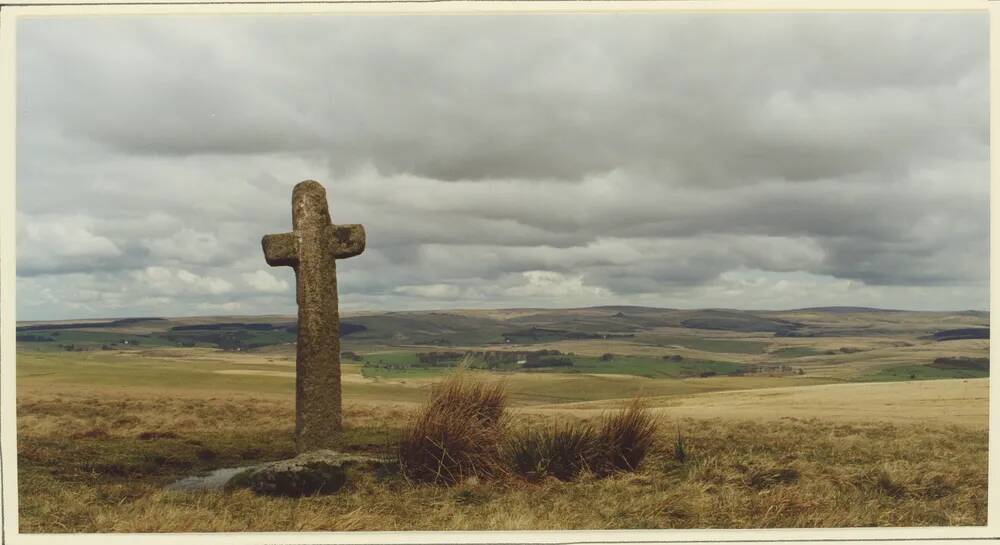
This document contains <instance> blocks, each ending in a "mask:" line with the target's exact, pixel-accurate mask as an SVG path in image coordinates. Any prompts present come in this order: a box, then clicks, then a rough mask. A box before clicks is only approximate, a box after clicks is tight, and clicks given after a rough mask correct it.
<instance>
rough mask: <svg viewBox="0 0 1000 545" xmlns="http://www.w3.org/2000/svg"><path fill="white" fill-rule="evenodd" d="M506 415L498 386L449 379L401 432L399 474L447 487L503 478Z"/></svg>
mask: <svg viewBox="0 0 1000 545" xmlns="http://www.w3.org/2000/svg"><path fill="white" fill-rule="evenodd" d="M506 411H507V391H506V388H505V385H504V384H503V383H502V382H485V381H482V380H478V379H476V378H473V377H470V376H469V375H467V374H466V373H456V374H453V375H450V376H448V377H447V378H445V379H444V380H442V381H441V382H440V383H438V384H436V385H435V386H434V387H433V388H432V390H431V395H430V400H429V401H428V402H427V404H426V405H424V406H423V407H421V408H420V409H418V411H417V412H416V414H415V416H414V417H413V418H412V420H411V421H410V423H409V424H408V425H407V426H406V427H405V428H404V429H403V433H402V437H401V439H400V441H399V449H398V458H399V465H400V468H401V469H402V470H403V474H404V475H406V476H407V477H408V478H409V479H412V480H414V481H419V482H432V483H439V482H440V483H447V484H453V483H456V482H459V481H461V480H463V479H466V478H469V477H483V478H492V477H495V476H499V475H502V474H503V473H504V472H505V467H504V463H503V459H502V456H501V453H500V445H501V442H502V440H503V436H504V433H505V431H506V427H507V423H508V418H507V413H506Z"/></svg>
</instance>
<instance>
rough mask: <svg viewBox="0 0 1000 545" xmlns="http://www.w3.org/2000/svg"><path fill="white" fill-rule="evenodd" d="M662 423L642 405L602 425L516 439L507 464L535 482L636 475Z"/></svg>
mask: <svg viewBox="0 0 1000 545" xmlns="http://www.w3.org/2000/svg"><path fill="white" fill-rule="evenodd" d="M656 429H657V425H656V420H655V419H654V418H653V416H652V414H651V413H650V412H649V410H648V409H647V408H646V406H645V405H644V404H643V403H642V401H641V400H639V399H634V400H632V401H631V402H629V404H628V405H626V406H625V407H624V408H623V409H621V410H619V411H616V412H613V413H610V414H607V415H605V416H604V417H603V418H602V419H601V422H600V423H599V425H597V426H594V425H593V424H590V423H587V422H575V423H572V424H566V423H564V424H556V425H554V426H552V427H551V428H542V429H534V430H525V431H522V432H520V433H517V434H514V435H513V436H512V437H511V438H510V439H509V440H508V441H507V445H506V449H505V450H506V453H507V454H506V458H507V460H508V462H509V463H510V465H511V469H512V470H513V472H514V473H516V474H518V475H521V476H522V477H524V478H526V479H529V480H535V479H540V478H542V477H545V476H552V477H555V478H557V479H560V480H564V481H566V480H571V479H573V478H575V477H576V476H578V475H579V474H580V473H582V472H583V471H590V472H592V473H594V474H596V475H599V476H605V475H609V474H611V473H615V472H619V471H634V470H635V469H637V468H638V467H639V465H640V464H641V463H642V461H643V459H644V458H645V457H646V454H648V453H649V451H650V450H651V449H652V447H653V442H654V440H655V436H656Z"/></svg>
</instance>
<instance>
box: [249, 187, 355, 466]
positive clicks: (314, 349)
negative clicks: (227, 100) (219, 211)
mask: <svg viewBox="0 0 1000 545" xmlns="http://www.w3.org/2000/svg"><path fill="white" fill-rule="evenodd" d="M261 244H262V246H263V247H264V259H266V260H267V264H268V265H271V266H272V267H276V266H288V267H292V269H294V270H295V293H296V300H297V302H298V305H299V326H298V339H297V346H296V350H295V446H296V449H297V450H298V451H299V452H306V451H309V450H313V449H318V448H324V447H328V446H330V445H331V443H332V442H333V441H334V439H335V433H336V432H337V431H340V428H341V408H340V407H341V402H340V316H339V312H338V310H337V265H336V260H337V259H343V258H347V257H353V256H356V255H358V254H360V253H361V252H363V251H364V249H365V229H364V227H362V226H360V225H333V223H332V222H331V221H330V212H329V209H328V207H327V204H326V190H325V189H323V186H322V185H320V184H319V183H318V182H314V181H312V180H307V181H304V182H300V183H299V184H297V185H296V186H295V189H294V190H293V191H292V232H291V233H281V234H278V235H266V236H264V239H263V240H262V241H261Z"/></svg>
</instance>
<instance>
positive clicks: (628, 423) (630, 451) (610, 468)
mask: <svg viewBox="0 0 1000 545" xmlns="http://www.w3.org/2000/svg"><path fill="white" fill-rule="evenodd" d="M656 430H657V422H656V419H655V418H654V417H653V415H652V413H650V412H649V409H648V408H647V407H646V405H645V403H644V402H643V401H642V399H640V398H634V399H633V400H632V401H630V402H629V403H628V405H626V406H625V407H624V408H623V409H622V410H620V411H617V412H613V413H611V414H609V415H606V416H605V417H604V419H603V422H601V426H600V428H599V430H598V437H599V441H600V444H601V448H602V449H603V450H604V452H605V457H606V459H605V467H604V468H602V469H603V470H604V471H605V472H615V471H634V470H635V469H638V467H639V464H641V463H642V461H643V459H645V458H646V454H647V453H649V451H650V449H652V448H653V444H654V442H655V440H656Z"/></svg>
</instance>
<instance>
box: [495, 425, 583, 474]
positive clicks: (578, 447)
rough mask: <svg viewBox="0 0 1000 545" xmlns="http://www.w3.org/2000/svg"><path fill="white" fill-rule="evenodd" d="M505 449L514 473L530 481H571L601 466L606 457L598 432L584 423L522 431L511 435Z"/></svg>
mask: <svg viewBox="0 0 1000 545" xmlns="http://www.w3.org/2000/svg"><path fill="white" fill-rule="evenodd" d="M506 450H507V459H508V460H509V462H510V464H511V466H512V469H513V471H514V472H515V473H516V474H518V475H521V476H522V477H524V478H526V479H528V480H537V479H541V478H543V477H546V476H552V477H555V478H557V479H559V480H562V481H568V480H571V479H573V478H575V477H576V476H577V475H579V474H580V473H581V472H583V471H585V470H586V471H592V470H593V469H594V468H595V467H597V466H601V465H602V464H601V458H602V457H603V452H602V449H601V445H600V443H599V442H598V435H597V430H596V429H595V428H594V427H593V426H592V425H590V424H587V423H583V422H578V423H574V424H559V423H557V424H555V425H553V426H552V427H550V428H543V429H529V430H523V431H521V432H519V433H517V434H514V435H513V436H511V438H510V440H509V441H508V442H507V448H506Z"/></svg>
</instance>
